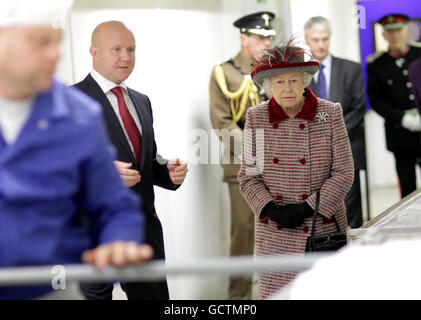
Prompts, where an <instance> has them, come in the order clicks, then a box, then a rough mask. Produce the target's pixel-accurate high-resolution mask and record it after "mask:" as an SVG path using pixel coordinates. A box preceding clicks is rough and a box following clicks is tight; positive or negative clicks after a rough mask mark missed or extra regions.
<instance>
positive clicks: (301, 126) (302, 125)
mask: <svg viewBox="0 0 421 320" xmlns="http://www.w3.org/2000/svg"><path fill="white" fill-rule="evenodd" d="M298 127H299V128H300V129H301V130H303V129H304V128H305V127H306V126H305V124H304V123H301V124H300V125H299V126H298Z"/></svg>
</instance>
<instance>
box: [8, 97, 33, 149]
mask: <svg viewBox="0 0 421 320" xmlns="http://www.w3.org/2000/svg"><path fill="white" fill-rule="evenodd" d="M33 102H34V99H33V98H31V99H24V100H10V99H5V98H2V97H0V132H1V134H2V136H3V139H4V141H5V142H6V143H7V144H13V143H14V142H15V141H16V140H17V139H18V137H19V134H20V132H21V131H22V128H23V127H24V125H25V123H26V122H27V121H28V118H29V116H30V114H31V111H32V107H33Z"/></svg>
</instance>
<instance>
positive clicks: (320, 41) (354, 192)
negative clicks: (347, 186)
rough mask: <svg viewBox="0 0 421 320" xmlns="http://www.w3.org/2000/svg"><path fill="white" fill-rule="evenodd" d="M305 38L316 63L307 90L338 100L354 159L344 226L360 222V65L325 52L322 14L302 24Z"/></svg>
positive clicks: (362, 157)
mask: <svg viewBox="0 0 421 320" xmlns="http://www.w3.org/2000/svg"><path fill="white" fill-rule="evenodd" d="M304 34H305V39H306V42H307V44H308V46H309V47H310V50H311V52H312V54H313V56H314V57H315V58H316V59H317V60H318V61H319V62H320V70H319V71H318V72H317V73H316V74H315V75H314V77H313V79H312V80H311V83H310V86H309V87H310V89H311V90H312V91H313V92H314V93H315V94H316V96H318V97H320V98H323V99H326V100H329V101H332V102H339V103H340V104H341V106H342V109H343V115H344V120H345V124H346V128H347V131H348V135H349V139H350V142H351V149H352V155H353V158H354V169H355V175H354V183H353V185H352V187H351V190H350V191H349V193H348V195H347V197H346V198H345V204H346V211H347V219H348V225H349V226H350V227H351V228H359V227H361V225H362V223H363V217H362V205H361V188H360V177H359V171H360V170H366V156H365V136H364V115H365V111H366V107H365V97H364V81H363V75H362V71H361V66H360V65H359V64H358V63H355V62H353V61H349V60H345V59H340V58H337V57H334V56H332V55H331V54H330V53H329V45H330V35H331V27H330V23H329V21H328V20H327V19H326V18H324V17H312V18H310V19H309V20H308V21H307V22H306V24H305V25H304Z"/></svg>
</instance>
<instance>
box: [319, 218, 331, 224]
mask: <svg viewBox="0 0 421 320" xmlns="http://www.w3.org/2000/svg"><path fill="white" fill-rule="evenodd" d="M333 222H334V221H333V219H328V218H326V217H323V221H322V224H331V223H333Z"/></svg>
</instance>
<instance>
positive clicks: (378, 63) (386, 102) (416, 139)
mask: <svg viewBox="0 0 421 320" xmlns="http://www.w3.org/2000/svg"><path fill="white" fill-rule="evenodd" d="M408 20H409V18H408V17H407V16H406V15H402V14H389V15H386V16H384V17H382V18H381V19H380V20H379V21H378V22H379V23H380V24H381V25H382V26H383V37H384V38H385V39H386V41H387V42H388V44H389V50H388V51H387V52H382V53H378V54H375V55H374V56H372V57H370V58H369V59H368V61H367V62H368V63H367V75H368V78H367V82H368V84H367V85H368V87H367V93H368V97H369V100H370V104H371V106H372V108H373V109H374V110H375V111H376V112H377V113H378V114H380V115H381V116H382V117H383V118H384V119H385V133H386V146H387V149H388V150H389V151H391V152H393V154H394V157H395V164H396V171H397V173H398V178H399V187H400V191H401V197H402V198H403V197H405V196H406V195H408V194H410V193H411V192H413V191H414V190H415V189H416V173H415V165H416V163H419V150H420V134H419V132H420V131H421V120H420V115H419V112H418V110H417V108H416V105H415V101H414V100H415V97H414V95H413V93H412V91H411V87H412V83H411V81H410V79H409V72H408V70H409V66H410V64H411V63H412V62H413V61H415V60H416V59H418V58H421V48H417V47H413V46H411V45H409V44H408V35H409V28H408V26H407V24H406V23H407V21H408Z"/></svg>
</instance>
